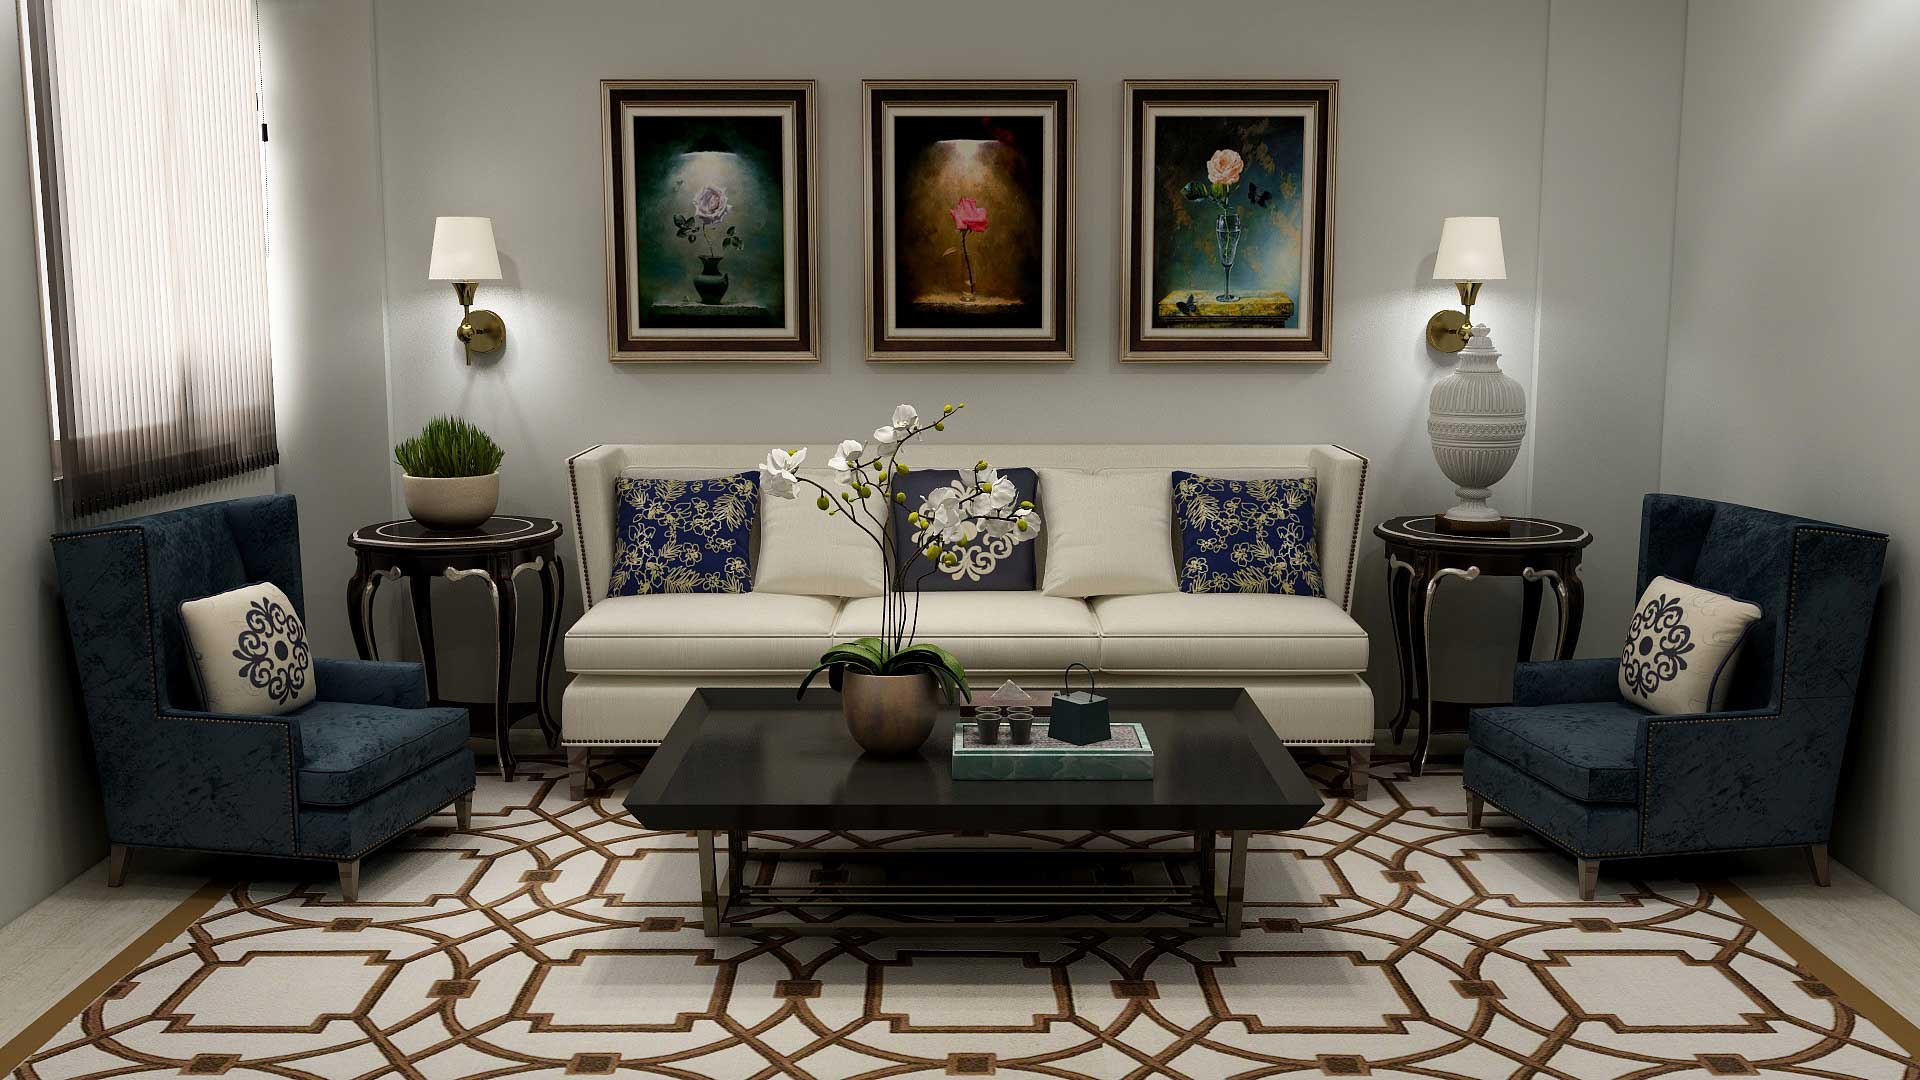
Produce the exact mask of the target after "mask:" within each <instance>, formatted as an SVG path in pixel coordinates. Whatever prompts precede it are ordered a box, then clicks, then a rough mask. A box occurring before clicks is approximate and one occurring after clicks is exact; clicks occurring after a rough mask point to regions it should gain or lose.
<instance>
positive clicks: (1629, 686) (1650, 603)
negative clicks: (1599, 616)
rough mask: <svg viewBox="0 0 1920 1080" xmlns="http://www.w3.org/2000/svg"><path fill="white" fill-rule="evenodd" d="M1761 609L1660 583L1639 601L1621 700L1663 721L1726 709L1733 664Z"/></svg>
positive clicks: (1625, 653)
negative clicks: (1660, 717)
mask: <svg viewBox="0 0 1920 1080" xmlns="http://www.w3.org/2000/svg"><path fill="white" fill-rule="evenodd" d="M1759 618H1760V609H1759V608H1757V607H1755V606H1753V605H1752V604H1749V603H1747V602H1746V601H1745V600H1735V599H1734V598H1733V597H1731V596H1726V595H1724V594H1721V593H1717V592H1711V591H1709V590H1706V589H1698V588H1695V587H1693V586H1692V585H1688V584H1687V583H1686V582H1684V581H1675V580H1673V579H1672V578H1669V577H1657V578H1654V579H1653V580H1652V581H1651V582H1649V583H1648V584H1647V591H1646V592H1643V593H1641V594H1640V603H1639V604H1638V605H1637V606H1635V608H1634V609H1633V619H1632V621H1630V622H1629V623H1628V624H1627V640H1626V644H1625V646H1624V647H1623V648H1622V650H1621V654H1620V695H1621V696H1622V697H1624V698H1626V699H1627V700H1628V701H1631V702H1633V703H1634V704H1636V705H1638V706H1640V707H1641V708H1643V709H1646V710H1647V711H1648V712H1654V713H1659V714H1660V715H1662V716H1674V715H1677V714H1680V713H1696V712H1713V711H1715V710H1717V709H1719V708H1720V707H1721V706H1723V705H1725V704H1726V700H1727V686H1728V683H1729V682H1730V681H1731V679H1730V676H1731V675H1732V674H1733V665H1734V664H1735V662H1737V660H1738V658H1739V653H1740V643H1741V642H1742V641H1744V640H1746V636H1747V628H1748V627H1750V626H1752V625H1753V624H1754V622H1755V621H1756V620H1758V619H1759Z"/></svg>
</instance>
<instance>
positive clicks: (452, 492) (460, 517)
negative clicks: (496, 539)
mask: <svg viewBox="0 0 1920 1080" xmlns="http://www.w3.org/2000/svg"><path fill="white" fill-rule="evenodd" d="M400 492H401V494H403V495H405V496H406V499H407V513H409V514H412V515H413V520H415V521H417V522H419V523H420V524H422V525H425V526H426V527H427V528H429V529H471V528H473V527H474V526H475V525H478V524H480V523H481V522H483V521H485V520H487V519H488V518H490V517H492V516H493V510H494V508H495V507H497V506H499V505H500V474H499V473H497V472H494V473H489V474H487V475H486V476H402V477H401V478H400Z"/></svg>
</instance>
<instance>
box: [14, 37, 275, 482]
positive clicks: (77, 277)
mask: <svg viewBox="0 0 1920 1080" xmlns="http://www.w3.org/2000/svg"><path fill="white" fill-rule="evenodd" d="M19 3H20V22H21V27H20V29H21V35H20V38H21V42H22V48H23V49H24V50H25V53H26V56H25V66H26V69H27V73H28V77H27V95H28V109H27V112H28V124H29V128H30V141H31V143H32V146H31V151H32V154H33V168H34V197H35V202H36V209H37V211H38V221H37V224H38V228H39V247H40V265H41V285H42V288H41V298H42V300H41V315H42V321H43V327H42V329H43V332H44V334H45V340H46V345H47V370H48V384H49V386H50V398H51V408H52V413H53V430H54V459H55V470H56V475H57V476H58V477H59V482H60V489H61V496H62V500H63V502H64V503H65V505H66V509H67V511H68V512H69V513H71V514H76V515H77V514H87V513H94V512H98V511H101V510H106V509H110V508H113V507H116V506H124V505H126V504H128V503H132V502H137V501H139V500H142V499H148V498H153V497H155V496H159V495H164V494H167V493H168V492H173V491H179V490H181V489H184V488H188V487H193V486H196V485H199V484H204V483H208V482H211V481H215V480H219V479H222V478H224V477H229V476H234V475H237V474H239V473H242V472H247V471H250V470H253V469H259V468H264V467H266V466H269V465H272V464H274V463H275V462H277V461H278V460H279V450H278V448H277V445H276V443H275V437H274V420H273V366H272V356H271V354H270V351H269V345H268V339H267V270H266V266H267V262H266V195H265V189H264V184H263V179H262V168H263V166H262V160H261V158H262V155H261V147H260V142H261V136H262V131H261V126H260V114H259V107H258V101H259V78H258V70H257V57H258V50H257V48H256V43H255V23H254V10H253V4H252V2H251V0H139V2H128V0H19Z"/></svg>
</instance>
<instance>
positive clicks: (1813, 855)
mask: <svg viewBox="0 0 1920 1080" xmlns="http://www.w3.org/2000/svg"><path fill="white" fill-rule="evenodd" d="M1807 866H1808V867H1810V868H1811V869H1812V870H1813V883H1814V884H1815V885H1818V886H1820V887H1821V888H1823V889H1824V888H1826V887H1828V886H1829V885H1832V884H1833V870H1832V868H1831V867H1829V866H1828V865H1827V845H1825V844H1808V845H1807Z"/></svg>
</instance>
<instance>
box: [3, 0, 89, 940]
mask: <svg viewBox="0 0 1920 1080" xmlns="http://www.w3.org/2000/svg"><path fill="white" fill-rule="evenodd" d="M4 21H5V23H6V27H5V29H0V323H4V324H5V325H7V326H11V327H13V333H12V344H11V345H9V346H8V347H7V349H6V350H5V358H4V360H0V459H4V460H5V461H6V463H7V464H6V467H5V468H4V469H0V506H5V507H6V512H5V513H4V514H0V580H3V581H5V582H6V583H7V588H8V589H9V590H10V592H9V596H8V601H7V602H6V603H5V604H0V686H4V687H6V690H7V708H6V709H5V710H4V711H3V712H0V729H4V731H5V739H6V748H7V749H6V754H5V755H4V756H0V761H4V763H5V764H4V765H0V821H6V822H8V823H9V825H8V828H7V830H6V832H5V834H4V835H5V837H6V839H5V840H3V841H0V857H3V858H4V865H5V866H6V872H5V873H3V874H0V923H4V922H6V921H8V920H10V919H12V918H13V917H14V916H15V915H18V914H19V913H20V912H22V911H25V910H26V909H27V908H29V907H32V906H33V905H34V904H35V903H37V902H38V901H39V900H40V898H41V897H43V896H45V895H46V894H48V893H50V892H52V891H53V890H54V889H56V888H58V887H59V886H60V884H61V883H62V882H65V881H67V880H68V879H70V878H72V877H73V876H74V875H75V874H77V873H79V872H80V871H81V870H84V869H86V868H87V867H88V866H90V865H92V864H93V862H94V860H96V859H98V858H100V856H101V854H102V853H103V852H104V851H105V850H106V842H105V841H104V840H103V839H102V838H101V829H102V825H101V819H100V810H99V795H98V792H97V790H96V789H95V787H94V785H93V771H92V768H91V764H90V761H89V758H88V756H87V744H86V741H85V736H84V734H83V731H82V728H81V726H80V723H79V721H78V719H77V716H78V713H77V710H76V708H75V701H74V698H73V692H72V690H71V688H70V687H71V682H70V680H69V677H68V660H67V649H66V628H65V626H64V625H63V624H62V622H61V617H60V605H59V599H58V595H57V594H56V593H55V591H54V587H53V555H52V551H51V549H49V548H48V546H47V534H49V533H51V532H53V530H54V522H55V517H54V496H53V487H52V483H51V477H52V468H53V463H52V457H51V455H50V454H49V453H48V447H49V446H50V445H51V442H52V436H51V433H50V431H49V429H48V426H47V382H46V361H45V358H44V353H42V352H41V348H40V292H39V285H38V284H37V273H36V271H35V268H34V247H33V245H34V241H33V195H32V190H31V188H30V187H29V186H28V168H27V141H26V140H27V136H26V118H25V117H26V114H25V111H24V109H23V107H22V104H21V93H20V49H19V43H18V42H19V38H18V33H19V32H18V28H17V24H16V23H15V22H14V20H12V19H6V20H4Z"/></svg>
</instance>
